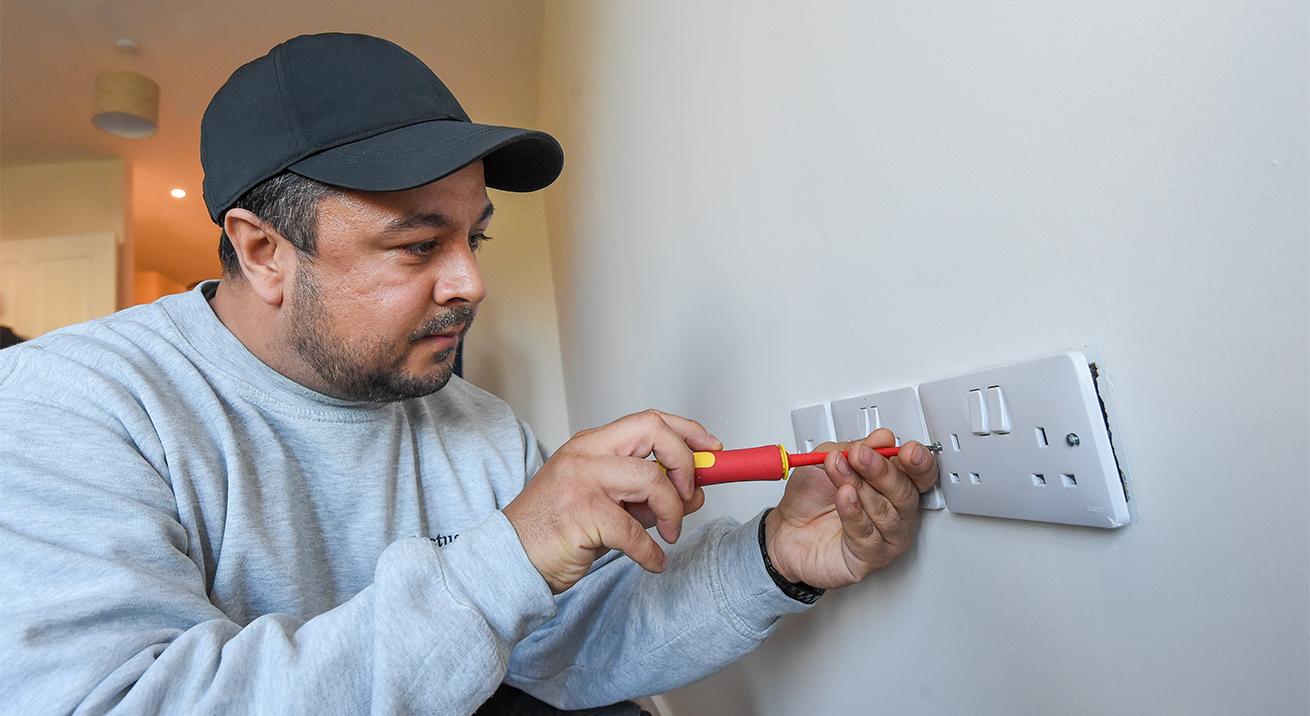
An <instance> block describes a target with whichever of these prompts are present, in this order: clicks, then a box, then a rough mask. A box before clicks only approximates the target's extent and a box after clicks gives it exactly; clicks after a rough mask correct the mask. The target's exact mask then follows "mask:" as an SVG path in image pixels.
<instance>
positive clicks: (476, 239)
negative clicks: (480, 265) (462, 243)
mask: <svg viewBox="0 0 1310 716" xmlns="http://www.w3.org/2000/svg"><path fill="white" fill-rule="evenodd" d="M488 241H491V237H490V236H487V235H486V234H474V235H472V236H470V237H469V248H470V249H473V250H474V251H477V250H478V249H480V248H482V245H483V244H485V243H487V242H488Z"/></svg>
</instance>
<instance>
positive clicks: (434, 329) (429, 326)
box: [409, 306, 478, 341]
mask: <svg viewBox="0 0 1310 716" xmlns="http://www.w3.org/2000/svg"><path fill="white" fill-rule="evenodd" d="M477 313H478V312H477V311H476V310H475V309H474V308H473V307H472V306H460V307H458V308H452V309H450V310H449V311H447V312H445V313H443V314H441V315H440V316H437V317H436V318H433V319H431V320H429V321H427V322H426V323H424V324H423V325H422V327H420V328H419V329H418V330H417V331H415V332H414V333H413V334H411V335H410V337H409V338H410V340H411V341H417V340H418V339H420V338H423V337H424V336H430V335H432V334H434V333H445V332H447V331H449V330H450V329H452V328H455V327H457V326H464V330H465V331H467V330H468V327H469V325H470V324H472V323H473V318H474V316H476V315H477Z"/></svg>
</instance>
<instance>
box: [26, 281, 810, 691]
mask: <svg viewBox="0 0 1310 716" xmlns="http://www.w3.org/2000/svg"><path fill="white" fill-rule="evenodd" d="M212 290H213V284H203V285H201V286H200V287H198V288H197V289H196V290H194V291H191V292H188V293H186V294H181V295H178V296H171V297H168V298H165V299H162V300H160V301H158V302H156V303H154V304H150V305H147V306H139V307H136V308H132V309H128V310H126V311H122V312H119V313H117V314H115V315H113V316H111V317H109V318H106V319H102V320H99V321H94V322H91V323H86V324H82V325H78V326H73V327H71V328H67V329H63V330H60V331H56V332H54V333H51V334H48V335H47V336H44V337H42V338H39V339H37V340H35V341H31V342H28V343H25V344H22V345H20V346H17V347H14V348H9V349H5V350H4V351H0V694H3V697H0V711H4V712H14V713H46V712H69V711H82V712H87V713H101V712H105V711H109V710H111V709H121V710H123V711H127V712H155V711H164V712H186V713H214V712H224V713H363V712H370V711H371V712H375V713H440V714H448V713H449V714H458V713H469V712H472V711H473V710H475V709H476V708H477V707H478V706H479V705H480V704H481V703H482V702H483V701H485V700H486V699H487V698H488V697H489V696H490V695H491V694H492V693H493V691H495V689H496V688H497V687H498V686H499V685H500V684H501V682H502V681H504V682H505V683H508V684H511V685H513V686H516V687H518V688H521V689H523V690H524V691H526V692H528V693H530V694H532V695H534V696H537V697H538V698H541V699H543V700H545V701H548V702H550V703H553V704H555V705H557V706H560V707H564V708H581V707H588V706H596V705H601V704H606V703H612V702H615V701H619V700H622V699H625V698H631V697H634V696H638V695H643V694H650V693H658V692H661V691H664V690H668V689H671V688H675V687H677V686H680V685H682V684H686V683H688V682H690V681H693V680H695V679H698V678H701V677H703V676H705V675H707V674H709V673H711V672H713V671H714V670H716V669H718V668H720V667H721V666H723V665H724V664H727V663H728V662H730V661H732V660H733V659H735V658H737V657H738V656H740V655H741V654H743V653H745V652H747V651H748V650H750V649H752V648H754V647H755V646H757V645H758V644H759V643H760V642H761V641H763V640H764V639H765V637H767V636H768V634H769V632H770V631H771V629H772V627H773V625H774V623H775V621H776V619H777V618H778V617H779V616H781V615H783V614H786V613H789V612H796V611H800V610H802V609H804V608H805V607H804V605H802V604H800V603H799V602H796V601H793V600H791V599H790V598H788V597H787V596H785V595H783V594H782V593H781V592H780V591H779V590H778V589H777V588H776V587H775V586H774V585H773V583H772V582H771V581H770V579H769V577H768V574H767V573H766V572H765V569H764V566H763V562H762V559H761V557H760V552H759V547H758V543H757V540H756V529H757V524H758V519H759V517H756V518H755V520H752V521H751V522H750V523H747V524H745V525H735V524H733V523H732V522H730V521H726V520H723V521H716V522H713V523H711V524H709V525H707V526H706V527H705V528H703V529H702V530H700V531H698V532H696V533H695V534H692V535H689V536H687V537H685V538H684V539H683V540H681V541H680V543H679V544H678V545H676V546H674V547H672V548H671V549H670V560H669V568H668V570H667V571H666V572H665V573H664V574H662V575H652V574H648V573H646V572H644V571H642V570H641V569H640V568H639V567H637V566H636V565H635V564H634V563H632V562H631V561H629V560H628V559H627V558H625V557H622V556H621V555H618V554H616V553H611V554H610V555H609V556H608V557H607V558H605V559H603V560H601V561H599V562H598V563H597V565H596V567H595V568H594V569H593V571H592V572H591V573H590V574H589V575H588V576H586V577H585V578H584V579H583V580H582V581H580V582H579V583H578V584H577V585H576V586H574V587H573V588H572V589H570V590H569V591H567V592H566V593H564V594H563V595H560V596H558V597H555V596H552V595H551V593H550V590H549V589H548V588H547V586H546V584H545V582H544V580H543V579H542V578H541V576H540V575H539V574H538V573H537V571H536V570H535V569H534V568H533V566H532V564H531V562H529V561H528V558H527V555H526V554H525V553H524V551H523V547H522V545H521V544H520V543H519V541H518V537H517V535H516V533H515V532H514V529H513V527H512V526H511V525H510V523H509V521H508V520H506V518H505V516H504V514H503V513H502V512H500V511H499V510H500V509H501V508H503V507H504V506H505V505H506V504H508V503H509V502H510V501H511V500H512V499H513V498H514V497H515V495H517V494H518V493H519V491H520V490H522V488H523V486H524V483H525V481H526V480H528V479H529V478H531V477H532V475H533V474H534V473H535V472H536V471H537V470H538V469H539V468H540V467H541V465H542V463H543V461H544V457H545V455H544V451H543V450H542V449H541V447H540V446H539V444H538V443H537V441H536V440H535V439H534V437H533V435H532V432H531V431H530V430H529V429H528V427H527V426H526V425H524V424H523V423H522V422H520V421H518V420H517V419H516V418H515V417H514V415H513V414H512V413H511V412H510V410H509V408H508V407H507V406H506V405H505V404H504V403H503V402H501V401H500V400H498V399H496V398H495V397H493V396H491V395H489V394H488V393H486V392H484V391H482V390H479V389H478V388H475V387H473V386H472V385H470V384H468V383H466V382H464V381H462V380H459V379H454V380H452V381H451V383H450V384H449V385H448V386H447V387H446V388H444V389H443V390H441V391H439V392H437V393H435V394H433V395H431V396H428V397H426V398H420V399H414V400H408V401H403V402H398V403H391V404H371V403H354V402H347V401H342V400H337V399H334V398H330V397H327V396H324V395H321V394H319V393H316V392H314V391H311V390H309V389H307V388H305V387H303V386H301V385H299V384H297V383H295V382H293V381H291V380H289V379H287V378H285V377H284V376H282V375H281V374H279V373H277V372H276V371H274V370H272V369H271V368H269V367H268V366H266V365H264V364H263V363H262V362H260V361H259V360H258V359H257V358H256V357H255V356H254V355H253V354H251V353H250V352H249V351H247V350H246V348H245V347H244V346H243V345H242V344H241V343H240V341H238V340H237V339H236V337H235V336H233V335H232V334H231V333H230V332H229V331H228V330H227V329H226V328H225V327H224V326H223V325H222V323H221V322H220V321H219V320H218V319H217V317H216V316H215V315H214V313H213V311H212V310H211V309H210V307H209V304H208V302H207V300H206V295H205V292H206V291H208V292H212Z"/></svg>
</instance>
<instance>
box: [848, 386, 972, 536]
mask: <svg viewBox="0 0 1310 716" xmlns="http://www.w3.org/2000/svg"><path fill="white" fill-rule="evenodd" d="M832 425H833V430H834V432H835V434H836V436H837V440H839V441H844V440H860V439H862V438H864V436H866V435H868V434H869V433H871V432H873V431H874V430H875V429H877V428H887V429H889V430H891V431H892V432H893V433H895V434H896V444H897V445H901V444H903V443H907V442H909V441H911V440H918V441H919V442H921V443H923V444H925V445H927V444H929V443H931V442H932V441H931V440H929V439H928V428H927V426H926V425H925V423H924V420H923V408H922V407H921V406H920V405H919V394H918V393H917V392H916V391H915V390H914V388H913V387H909V388H897V389H896V390H887V391H883V392H881V393H870V394H868V395H857V396H855V397H854V398H845V399H843V400H834V401H833V402H832ZM945 506H946V502H945V500H944V499H943V497H942V493H941V489H940V488H939V487H934V488H933V489H931V490H929V491H927V492H925V493H923V494H922V495H920V496H919V507H920V508H922V509H925V510H940V509H942V508H943V507H945Z"/></svg>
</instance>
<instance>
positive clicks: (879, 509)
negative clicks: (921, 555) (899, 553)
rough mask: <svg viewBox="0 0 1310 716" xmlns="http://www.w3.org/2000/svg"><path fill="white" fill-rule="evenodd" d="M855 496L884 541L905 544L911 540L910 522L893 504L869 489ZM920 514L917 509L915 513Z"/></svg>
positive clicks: (864, 489)
mask: <svg viewBox="0 0 1310 716" xmlns="http://www.w3.org/2000/svg"><path fill="white" fill-rule="evenodd" d="M855 494H856V495H857V496H858V499H859V502H860V508H861V511H863V512H864V514H865V515H866V516H867V517H868V519H869V521H870V522H872V523H873V526H874V527H876V528H877V529H878V534H879V535H881V536H882V541H883V542H886V543H887V544H894V545H899V544H905V543H906V542H907V541H908V540H909V538H910V520H909V519H907V518H906V517H905V516H904V515H903V514H901V511H900V510H899V509H897V507H896V506H895V505H893V504H892V502H891V500H888V499H887V498H886V497H884V496H883V495H882V494H881V493H879V492H876V491H874V490H871V489H868V487H867V486H865V487H864V488H863V489H857V490H856V491H855ZM913 514H914V515H915V516H917V515H918V514H919V512H918V510H917V509H916V510H915V511H914V513H913Z"/></svg>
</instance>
